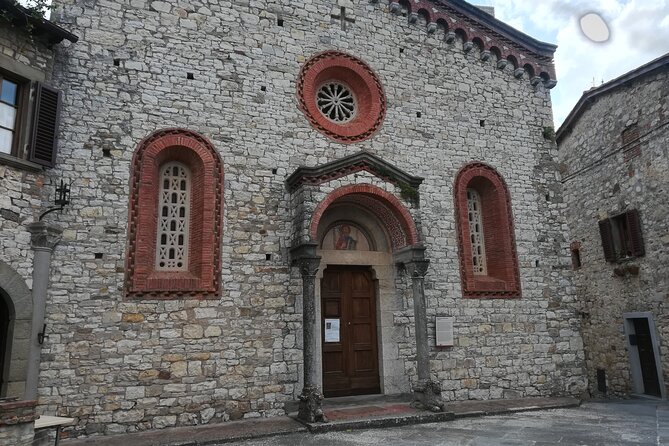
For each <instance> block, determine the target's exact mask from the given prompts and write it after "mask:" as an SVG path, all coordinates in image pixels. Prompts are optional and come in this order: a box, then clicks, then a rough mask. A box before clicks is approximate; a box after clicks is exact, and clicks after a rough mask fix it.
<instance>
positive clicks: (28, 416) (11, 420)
mask: <svg viewBox="0 0 669 446" xmlns="http://www.w3.org/2000/svg"><path fill="white" fill-rule="evenodd" d="M36 404H37V401H13V402H3V403H0V444H2V445H12V446H31V445H33V444H34V443H33V438H34V436H35V419H36V418H37V415H36V412H35V405H36Z"/></svg>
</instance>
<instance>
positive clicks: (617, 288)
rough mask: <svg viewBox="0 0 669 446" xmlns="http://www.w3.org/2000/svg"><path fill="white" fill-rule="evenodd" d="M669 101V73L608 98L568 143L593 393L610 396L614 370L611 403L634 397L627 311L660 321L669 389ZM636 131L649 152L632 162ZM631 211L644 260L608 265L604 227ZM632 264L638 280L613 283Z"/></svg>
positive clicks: (567, 173)
mask: <svg viewBox="0 0 669 446" xmlns="http://www.w3.org/2000/svg"><path fill="white" fill-rule="evenodd" d="M668 97H669V71H668V70H667V69H666V68H665V69H664V70H663V72H659V73H658V72H656V73H655V74H651V75H648V76H644V77H642V78H639V79H637V80H635V81H633V82H631V83H629V84H628V85H625V86H622V87H619V88H618V89H616V90H615V91H613V92H611V93H608V94H606V95H604V96H602V97H600V98H599V99H598V100H597V101H595V102H594V103H593V104H592V105H591V106H589V107H588V108H587V109H586V111H585V112H584V113H583V115H582V116H581V117H580V118H579V120H578V121H577V122H576V124H575V125H574V128H573V130H572V131H571V132H569V133H567V134H565V136H564V137H563V138H562V139H561V141H560V160H561V162H562V163H563V165H562V167H563V170H564V175H563V178H564V180H563V181H564V185H565V194H566V195H565V198H566V201H567V203H568V207H567V218H568V222H569V226H570V233H571V236H572V239H573V240H574V241H578V242H580V243H581V246H582V248H581V260H582V264H583V266H582V267H581V269H580V270H578V271H576V272H575V277H576V283H577V287H578V296H579V299H580V301H581V302H580V305H581V308H582V310H581V311H582V330H583V340H584V343H585V351H586V362H587V369H588V377H589V382H590V386H589V390H590V392H591V393H592V394H595V395H598V396H602V395H601V394H600V393H599V392H598V391H597V380H596V373H597V369H603V370H605V371H606V377H607V385H608V391H609V392H608V393H609V395H611V396H622V395H629V393H630V392H631V390H632V388H631V381H632V380H631V376H630V359H629V356H628V355H629V352H628V351H627V344H626V339H625V335H624V332H623V313H628V312H646V311H648V312H651V313H652V314H653V318H654V320H655V325H656V327H657V329H658V331H659V333H658V335H659V337H658V339H659V342H660V349H661V357H662V369H663V372H664V380H665V382H669V379H668V378H669V376H668V375H667V372H668V370H669V350H667V339H669V338H668V336H669V323H668V322H669V321H668V319H667V318H668V317H669V314H668V309H667V298H668V297H669V294H668V293H669V283H668V280H669V220H667V215H669V207H668V205H667V194H668V193H669V174H668V173H667V172H669V153H668V152H667V150H668V149H667V147H668V145H667V142H668V141H669V126H668V125H667V124H668V121H667V118H668V117H669V100H668V99H667V98H668ZM634 123H636V124H637V126H638V129H639V134H640V136H641V139H640V148H641V150H640V154H639V155H638V156H635V157H632V158H631V159H628V158H630V154H629V153H626V150H624V149H625V147H624V146H623V144H622V139H621V133H622V132H623V130H625V128H626V127H627V126H629V125H631V124H634ZM635 145H636V144H632V145H631V146H630V147H634V146H635ZM630 147H627V148H630ZM628 209H638V210H639V212H640V215H641V225H642V232H643V238H644V241H645V247H646V255H645V256H644V257H641V258H636V259H631V260H630V261H628V262H624V263H620V264H617V263H607V262H606V261H605V259H604V252H603V250H602V241H601V237H600V235H599V228H598V221H599V220H602V219H604V218H607V217H608V216H613V215H616V214H619V213H621V212H624V211H626V210H628ZM629 265H635V266H638V267H639V268H640V272H639V274H638V276H633V275H629V274H627V275H625V276H624V277H617V276H614V269H615V268H618V267H620V266H629Z"/></svg>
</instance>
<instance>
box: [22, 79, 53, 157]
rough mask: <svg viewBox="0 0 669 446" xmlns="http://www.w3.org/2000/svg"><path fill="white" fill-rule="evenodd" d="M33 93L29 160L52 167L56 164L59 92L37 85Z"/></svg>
mask: <svg viewBox="0 0 669 446" xmlns="http://www.w3.org/2000/svg"><path fill="white" fill-rule="evenodd" d="M35 93H36V94H35V112H34V115H33V116H34V119H33V132H32V139H31V141H30V152H29V153H30V155H29V159H30V161H33V162H35V163H38V164H41V165H43V166H48V167H53V165H54V164H55V163H56V148H57V141H58V120H59V117H60V116H59V115H60V92H59V91H57V90H54V89H53V88H51V87H48V86H46V85H44V84H41V83H38V84H37V88H36V91H35Z"/></svg>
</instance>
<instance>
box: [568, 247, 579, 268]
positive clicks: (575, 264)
mask: <svg viewBox="0 0 669 446" xmlns="http://www.w3.org/2000/svg"><path fill="white" fill-rule="evenodd" d="M569 250H570V251H571V267H572V269H575V270H576V269H580V268H581V244H580V243H579V242H573V243H572V244H571V246H570V247H569Z"/></svg>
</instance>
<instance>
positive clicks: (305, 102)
mask: <svg viewBox="0 0 669 446" xmlns="http://www.w3.org/2000/svg"><path fill="white" fill-rule="evenodd" d="M330 80H336V81H340V82H343V83H344V84H346V85H348V86H349V87H350V88H351V89H352V90H353V93H354V94H355V97H356V102H357V107H358V110H357V114H356V117H355V118H354V119H353V120H352V121H350V122H347V123H345V124H337V123H334V122H332V121H330V120H328V119H327V118H326V117H325V116H323V114H322V113H321V112H320V110H319V109H318V107H317V105H316V94H317V92H318V89H319V88H320V87H321V85H322V84H323V83H324V82H327V81H330ZM297 99H298V103H299V106H300V109H301V110H302V111H303V112H304V114H305V115H306V117H307V119H308V120H309V123H310V124H311V125H312V127H314V128H315V129H316V130H318V131H319V132H321V133H323V134H324V135H326V136H327V137H329V138H331V139H333V140H335V141H338V142H342V143H345V144H351V143H355V142H359V141H363V140H365V139H368V138H371V137H372V136H373V135H374V134H375V133H376V132H377V131H378V130H379V129H380V128H381V124H382V123H383V119H384V118H385V116H386V96H385V93H384V92H383V87H382V86H381V82H380V81H379V79H378V77H377V76H376V74H374V72H373V71H372V69H371V68H370V67H369V66H368V65H367V64H366V63H364V62H362V61H361V60H359V59H357V58H355V57H353V56H351V55H349V54H346V53H342V52H339V51H326V52H324V53H320V54H317V55H316V56H314V57H312V58H311V59H309V60H308V61H306V62H305V64H304V65H303V66H302V69H301V70H300V74H299V77H298V80H297Z"/></svg>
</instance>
